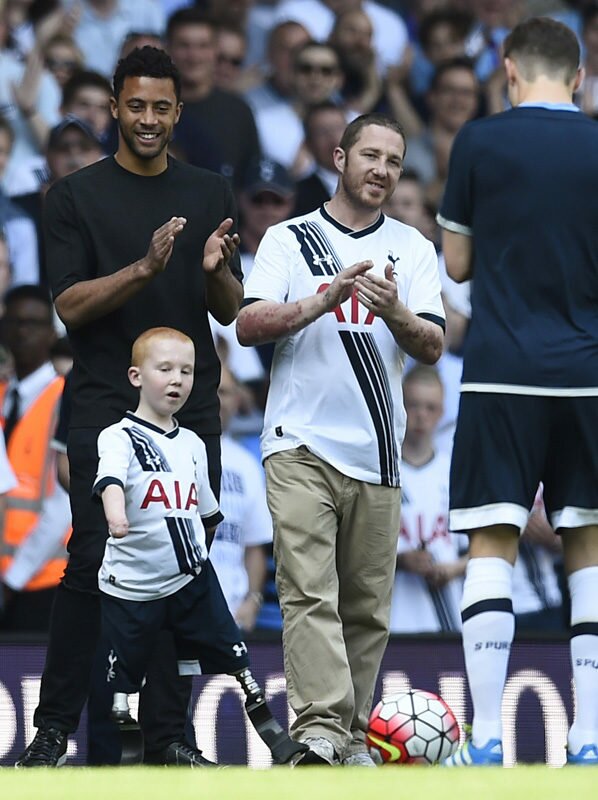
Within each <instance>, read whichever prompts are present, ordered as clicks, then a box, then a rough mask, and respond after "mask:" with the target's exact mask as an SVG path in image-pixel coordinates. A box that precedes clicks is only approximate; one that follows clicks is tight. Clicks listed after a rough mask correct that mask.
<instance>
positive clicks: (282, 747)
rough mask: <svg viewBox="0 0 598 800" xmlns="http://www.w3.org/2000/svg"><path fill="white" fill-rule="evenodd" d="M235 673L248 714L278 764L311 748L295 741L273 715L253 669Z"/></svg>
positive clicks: (288, 760) (289, 761)
mask: <svg viewBox="0 0 598 800" xmlns="http://www.w3.org/2000/svg"><path fill="white" fill-rule="evenodd" d="M233 674H234V676H235V678H236V679H237V681H238V682H239V683H240V684H241V686H242V687H243V691H244V692H245V696H246V698H247V700H246V701H245V710H246V711H247V716H248V717H249V719H250V721H251V724H252V725H253V727H254V728H255V729H256V731H257V733H258V735H259V736H260V738H261V739H262V741H263V742H264V743H265V744H266V745H267V746H268V748H269V749H270V752H271V753H272V759H273V760H274V762H275V763H276V764H293V763H294V762H295V761H296V760H297V759H298V758H299V756H301V755H302V754H303V753H305V752H306V751H307V750H308V749H309V748H308V746H307V745H306V744H303V742H294V741H293V740H292V739H291V737H290V736H289V735H288V733H287V732H286V731H284V730H283V729H282V727H281V726H280V724H279V723H278V721H277V720H276V719H275V718H274V717H273V716H272V712H271V711H270V709H269V708H268V705H267V703H266V700H265V698H264V693H263V692H262V690H261V688H260V687H259V685H258V684H257V682H256V680H255V678H254V677H253V675H252V674H251V670H249V669H242V670H240V671H239V672H235V673H233Z"/></svg>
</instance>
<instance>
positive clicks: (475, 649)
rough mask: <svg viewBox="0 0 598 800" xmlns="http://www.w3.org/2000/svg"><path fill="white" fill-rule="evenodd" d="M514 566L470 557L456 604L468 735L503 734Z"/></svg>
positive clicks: (477, 738) (478, 740)
mask: <svg viewBox="0 0 598 800" xmlns="http://www.w3.org/2000/svg"><path fill="white" fill-rule="evenodd" d="M512 577H513V567H512V566H511V565H510V564H509V562H508V561H505V560H504V559H503V558H472V559H470V561H469V563H468V565H467V573H466V577H465V584H464V586H463V599H462V601H461V610H462V614H463V620H464V621H463V652H464V654H465V667H466V670H467V679H468V681H469V690H470V692H471V699H472V702H473V725H472V740H473V744H474V745H475V746H476V747H483V746H484V745H485V744H486V743H487V742H488V741H489V739H502V721H501V708H502V695H503V689H504V686H505V680H506V676H507V667H508V664H509V655H510V652H511V643H512V641H513V635H514V633H515V617H514V616H513V610H512V601H511V595H512V588H511V584H512Z"/></svg>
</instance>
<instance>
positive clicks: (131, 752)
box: [110, 692, 143, 766]
mask: <svg viewBox="0 0 598 800" xmlns="http://www.w3.org/2000/svg"><path fill="white" fill-rule="evenodd" d="M110 718H111V719H112V720H113V722H116V724H117V725H118V729H119V731H120V741H121V746H122V755H121V758H120V763H121V765H122V766H131V765H133V764H142V763H143V733H142V732H141V728H140V727H139V723H138V722H137V720H136V719H133V717H132V716H131V711H130V709H129V696H128V695H127V694H125V692H115V693H114V698H113V700H112V711H111V712H110Z"/></svg>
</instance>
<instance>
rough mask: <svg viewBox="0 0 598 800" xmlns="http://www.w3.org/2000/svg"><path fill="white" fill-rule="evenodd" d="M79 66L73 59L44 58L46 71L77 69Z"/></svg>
mask: <svg viewBox="0 0 598 800" xmlns="http://www.w3.org/2000/svg"><path fill="white" fill-rule="evenodd" d="M78 66H79V62H78V61H74V60H73V59H67V58H51V57H48V58H46V69H49V70H55V69H71V70H74V69H77V67H78Z"/></svg>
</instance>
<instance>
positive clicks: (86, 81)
mask: <svg viewBox="0 0 598 800" xmlns="http://www.w3.org/2000/svg"><path fill="white" fill-rule="evenodd" d="M111 96H112V88H111V86H110V83H109V82H108V81H107V80H106V78H104V76H103V75H100V74H99V73H98V72H91V71H89V70H80V71H77V72H75V74H74V75H73V77H72V78H70V80H68V81H67V83H66V85H65V86H64V88H63V90H62V102H61V105H60V113H61V114H62V117H63V119H66V118H67V117H77V118H78V119H80V120H83V121H84V122H86V123H87V124H88V126H89V127H90V128H91V130H92V131H93V132H94V134H95V136H96V138H97V139H98V141H99V142H100V143H101V145H102V149H103V150H104V152H106V151H107V148H108V138H109V131H110V130H111V127H112V116H111V114H110V97H111ZM48 169H49V168H48V163H47V158H46V153H45V147H44V149H43V150H42V152H41V153H40V154H38V155H35V156H31V157H30V158H28V159H27V160H24V161H23V163H22V164H21V166H20V168H19V169H18V170H15V172H14V174H13V177H12V180H11V187H10V188H11V194H12V195H23V194H29V193H31V192H35V191H38V190H39V189H40V188H41V187H42V186H43V185H44V184H46V183H48V180H49V173H48Z"/></svg>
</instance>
